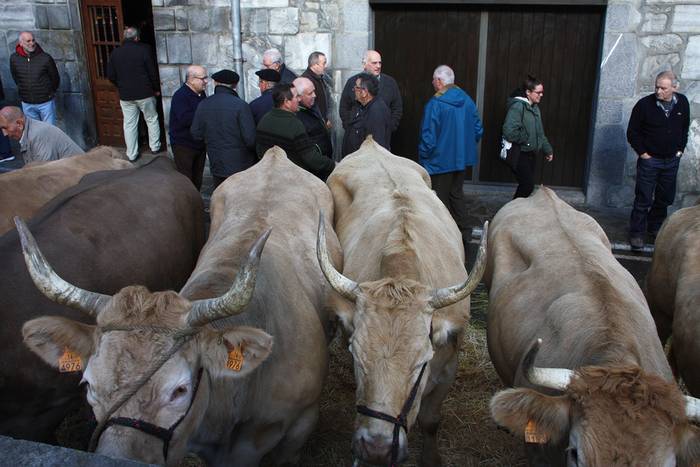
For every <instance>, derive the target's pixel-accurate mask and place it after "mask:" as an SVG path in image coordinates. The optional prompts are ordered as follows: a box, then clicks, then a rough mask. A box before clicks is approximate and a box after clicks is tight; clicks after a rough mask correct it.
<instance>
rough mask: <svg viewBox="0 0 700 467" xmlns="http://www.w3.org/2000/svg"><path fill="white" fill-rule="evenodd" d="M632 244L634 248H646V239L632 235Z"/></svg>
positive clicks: (637, 249) (636, 249) (635, 249)
mask: <svg viewBox="0 0 700 467" xmlns="http://www.w3.org/2000/svg"><path fill="white" fill-rule="evenodd" d="M630 246H631V247H632V250H634V251H639V250H641V249H642V248H644V239H643V238H642V237H630Z"/></svg>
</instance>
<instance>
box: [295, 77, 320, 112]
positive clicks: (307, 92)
mask: <svg viewBox="0 0 700 467" xmlns="http://www.w3.org/2000/svg"><path fill="white" fill-rule="evenodd" d="M293 84H294V88H295V89H296V90H297V94H298V95H299V98H300V100H301V105H303V106H304V107H306V108H307V109H310V108H311V107H313V106H314V102H316V89H315V88H314V83H312V82H311V80H310V79H309V78H304V77H303V76H302V77H300V78H297V79H295V80H294V83H293Z"/></svg>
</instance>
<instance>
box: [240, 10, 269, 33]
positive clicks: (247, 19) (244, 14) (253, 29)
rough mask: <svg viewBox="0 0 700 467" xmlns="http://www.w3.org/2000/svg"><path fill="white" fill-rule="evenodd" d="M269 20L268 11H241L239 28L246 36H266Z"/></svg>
mask: <svg viewBox="0 0 700 467" xmlns="http://www.w3.org/2000/svg"><path fill="white" fill-rule="evenodd" d="M269 20H270V15H269V13H268V10H264V9H262V8H250V9H245V10H241V23H242V25H241V28H242V29H243V34H244V35H246V36H250V35H264V34H267V33H268V32H269V29H268V27H267V26H268V23H269Z"/></svg>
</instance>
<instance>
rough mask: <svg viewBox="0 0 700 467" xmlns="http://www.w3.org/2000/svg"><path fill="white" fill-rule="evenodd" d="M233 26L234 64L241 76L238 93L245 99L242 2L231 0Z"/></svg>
mask: <svg viewBox="0 0 700 467" xmlns="http://www.w3.org/2000/svg"><path fill="white" fill-rule="evenodd" d="M231 26H232V31H231V34H232V35H233V66H234V67H235V71H236V73H238V76H240V77H241V80H240V82H239V83H238V87H237V88H236V89H237V91H238V95H239V96H240V97H241V99H243V100H245V73H244V72H243V62H244V61H245V60H244V59H243V41H241V2H240V0H231Z"/></svg>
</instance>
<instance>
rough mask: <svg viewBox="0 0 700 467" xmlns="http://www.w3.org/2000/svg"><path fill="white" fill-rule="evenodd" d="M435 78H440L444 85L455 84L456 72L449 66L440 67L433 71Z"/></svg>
mask: <svg viewBox="0 0 700 467" xmlns="http://www.w3.org/2000/svg"><path fill="white" fill-rule="evenodd" d="M433 78H439V79H440V81H442V82H443V83H444V84H454V82H455V72H454V71H452V68H450V67H448V66H447V65H440V66H439V67H437V68H435V71H433Z"/></svg>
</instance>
